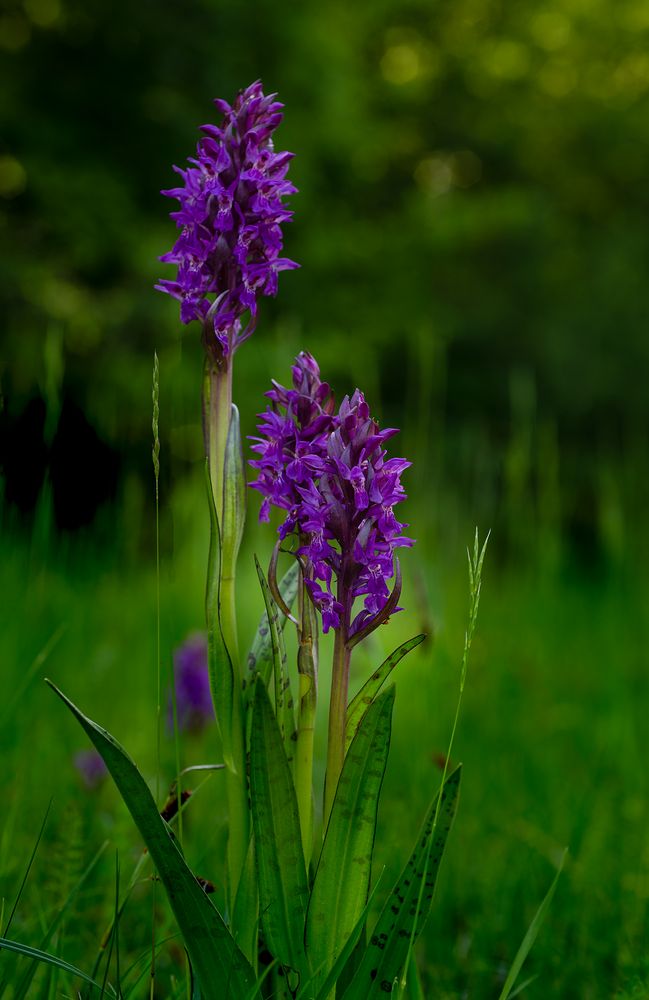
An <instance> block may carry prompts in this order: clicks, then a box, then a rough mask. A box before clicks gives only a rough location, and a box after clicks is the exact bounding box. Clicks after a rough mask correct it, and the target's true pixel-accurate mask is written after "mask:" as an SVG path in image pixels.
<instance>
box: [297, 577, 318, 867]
mask: <svg viewBox="0 0 649 1000" xmlns="http://www.w3.org/2000/svg"><path fill="white" fill-rule="evenodd" d="M298 595H299V604H300V607H299V614H300V628H299V632H298V641H299V646H298V653H297V669H298V674H299V683H300V688H299V709H298V723H297V746H296V749H295V791H296V794H297V805H298V811H299V814H300V828H301V831H302V849H303V851H304V861H305V864H306V868H307V871H308V870H309V863H310V861H311V852H312V850H313V737H314V733H315V716H316V707H317V702H318V645H317V641H318V640H317V631H316V630H317V623H316V617H315V609H314V607H313V604H312V603H311V599H310V598H309V595H308V591H307V589H306V587H305V586H304V583H303V582H302V581H301V586H300V588H299V590H298Z"/></svg>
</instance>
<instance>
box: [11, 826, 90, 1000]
mask: <svg viewBox="0 0 649 1000" xmlns="http://www.w3.org/2000/svg"><path fill="white" fill-rule="evenodd" d="M107 847H108V841H107V840H106V841H104V843H103V844H102V845H101V847H100V848H99V850H98V851H97V853H96V854H95V856H94V858H93V859H92V861H91V862H90V864H89V865H88V866H87V868H86V869H85V871H84V872H83V873H82V875H81V877H80V878H79V880H78V882H77V883H76V885H75V886H74V887H73V888H72V889H71V890H70V893H69V894H68V896H67V899H66V900H65V901H64V903H63V905H62V906H61V907H60V908H59V909H58V910H57V912H56V916H55V917H54V919H53V920H52V923H51V924H50V926H49V927H48V929H47V933H46V934H45V936H44V937H43V938H42V940H41V942H40V946H39V951H42V952H44V951H45V950H46V948H47V947H48V945H49V943H50V941H51V940H52V938H53V937H54V935H55V934H56V931H57V930H58V928H59V927H60V925H61V922H62V921H63V918H64V917H65V914H66V913H67V912H68V910H69V909H70V906H71V905H72V903H73V902H74V900H75V898H76V896H77V894H78V893H79V892H80V890H81V889H82V888H83V886H84V885H85V883H86V881H87V880H88V877H89V876H90V875H91V873H92V872H93V871H94V869H95V866H96V865H97V863H98V861H99V859H100V858H101V856H102V854H103V853H104V851H105V850H106V848H107ZM37 968H38V963H37V962H36V961H34V962H33V963H32V965H31V966H30V967H29V968H28V969H27V971H26V973H25V975H24V976H23V978H22V979H21V981H20V983H19V984H18V986H17V987H16V991H15V993H14V1000H24V998H26V997H27V996H28V995H29V989H30V986H31V983H32V980H33V978H34V975H35V973H36V969H37ZM93 978H94V975H93Z"/></svg>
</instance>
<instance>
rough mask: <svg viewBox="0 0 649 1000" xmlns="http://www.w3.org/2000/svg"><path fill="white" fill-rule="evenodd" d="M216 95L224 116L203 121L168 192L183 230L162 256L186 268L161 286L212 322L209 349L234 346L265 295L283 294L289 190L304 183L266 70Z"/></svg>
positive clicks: (184, 315)
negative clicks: (283, 142)
mask: <svg viewBox="0 0 649 1000" xmlns="http://www.w3.org/2000/svg"><path fill="white" fill-rule="evenodd" d="M214 103H215V104H216V107H217V109H218V110H219V111H220V112H221V113H222V115H223V121H222V123H221V124H220V125H203V126H202V127H201V131H202V132H203V136H202V138H201V139H200V140H199V142H198V146H197V149H196V156H195V157H194V158H192V159H190V160H189V165H188V166H187V167H186V168H184V169H183V168H180V167H174V170H175V171H176V172H177V173H178V174H179V176H180V177H181V178H182V184H181V185H180V186H178V187H174V188H170V189H168V190H165V191H163V192H162V193H163V194H164V195H166V196H167V197H169V198H175V199H177V200H178V202H179V208H178V210H177V211H175V212H172V213H171V218H172V219H174V220H175V222H176V225H177V226H178V228H179V229H180V236H179V237H178V239H177V241H176V243H175V244H174V246H173V247H172V249H171V250H170V251H169V253H166V254H164V256H162V257H161V258H160V260H161V261H163V263H166V264H175V265H177V268H178V271H177V275H176V278H175V279H173V280H170V279H164V280H161V281H159V282H158V284H157V285H156V288H158V289H159V290H160V291H161V292H167V293H168V294H169V295H172V296H173V297H174V298H176V299H178V300H179V301H180V318H181V321H182V322H183V323H190V322H191V321H192V320H194V319H198V320H200V321H202V322H203V326H204V338H205V346H206V348H207V350H208V351H211V352H215V353H216V354H217V355H218V354H220V353H222V354H224V355H230V354H232V353H233V352H234V351H235V350H236V348H237V347H238V346H239V344H241V343H242V342H243V341H244V340H247V338H248V337H249V336H250V335H251V334H252V333H253V331H254V328H255V324H256V320H257V308H258V306H257V302H258V299H259V298H260V297H261V296H264V295H275V294H276V292H277V276H278V274H279V272H280V271H286V270H289V269H292V268H295V267H298V265H297V264H296V263H295V261H292V260H289V259H288V258H287V257H282V256H281V251H282V225H283V223H285V222H288V221H289V219H291V217H292V215H293V213H292V212H291V211H290V210H289V209H288V208H287V207H286V205H285V204H284V198H285V197H286V196H287V195H290V194H293V193H294V192H295V191H296V190H297V189H296V188H295V187H294V186H293V184H291V182H290V181H289V180H287V179H286V174H287V171H288V166H289V163H290V161H291V159H292V157H293V153H288V152H281V153H276V152H275V151H274V149H273V140H272V135H273V132H274V131H275V129H276V128H277V126H278V125H279V124H280V122H281V121H282V117H283V115H282V108H283V105H282V104H280V103H279V102H278V101H276V100H275V95H274V94H270V95H269V96H267V97H266V96H265V95H264V93H263V90H262V85H261V82H260V81H259V80H257V81H256V83H253V84H251V85H250V86H249V87H247V88H246V89H245V90H243V91H241V92H240V93H239V95H238V97H237V98H236V100H235V102H234V104H233V105H232V106H230V105H229V104H228V103H227V101H223V100H218V99H217V100H215V102H214ZM245 314H248V316H249V319H248V322H247V323H245V325H244V324H243V322H242V319H243V317H244V316H245Z"/></svg>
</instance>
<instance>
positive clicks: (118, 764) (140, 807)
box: [47, 681, 254, 1000]
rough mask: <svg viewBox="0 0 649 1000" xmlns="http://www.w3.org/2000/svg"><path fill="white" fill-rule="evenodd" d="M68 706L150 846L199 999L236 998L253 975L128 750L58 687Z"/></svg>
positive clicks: (249, 984)
mask: <svg viewBox="0 0 649 1000" xmlns="http://www.w3.org/2000/svg"><path fill="white" fill-rule="evenodd" d="M47 683H48V684H49V685H50V687H51V688H52V689H53V690H54V692H55V693H56V694H57V695H58V696H59V698H60V699H61V700H62V701H63V702H64V703H65V704H66V705H67V707H68V708H69V709H70V711H71V712H72V714H73V715H74V716H75V718H76V719H77V721H78V722H79V723H80V724H81V726H82V728H83V729H84V730H85V732H86V734H87V736H88V737H89V738H90V740H91V741H92V743H93V744H94V746H95V748H96V749H97V750H98V751H99V753H100V754H101V756H102V758H103V760H104V763H105V764H106V767H107V768H108V770H109V772H110V774H111V776H112V778H113V781H114V782H115V784H116V785H117V788H118V790H119V792H120V795H121V796H122V799H123V800H124V802H125V804H126V806H127V808H128V810H129V812H130V814H131V816H132V818H133V820H134V822H135V824H136V826H137V827H138V829H139V831H140V834H141V835H142V838H143V840H144V842H145V844H146V846H147V848H148V850H149V853H150V855H151V858H152V860H153V863H154V864H155V866H156V869H157V871H158V875H159V876H160V879H161V881H162V884H163V885H164V887H165V890H166V892H167V897H168V899H169V904H170V906H171V909H172V911H173V914H174V916H175V918H176V921H177V923H178V926H179V928H180V931H181V933H182V935H183V938H184V941H185V946H186V948H187V952H188V954H189V957H190V961H191V963H192V967H193V970H194V973H195V975H196V977H197V979H198V980H199V982H200V985H201V992H202V995H203V1000H225V998H226V997H231V998H232V1000H236V998H238V997H239V996H240V995H241V994H242V993H243V992H244V991H245V990H247V989H248V988H249V987H250V986H251V985H252V983H253V982H254V973H253V970H252V967H251V966H250V964H249V962H248V961H247V960H246V958H245V957H244V955H243V954H242V952H241V951H240V949H239V948H238V946H237V944H236V943H235V941H234V939H233V937H232V935H231V933H230V931H229V930H228V928H227V926H226V925H225V923H224V921H223V918H222V917H221V915H220V913H219V912H218V910H217V909H216V908H215V907H214V906H213V904H212V903H211V902H210V900H209V898H208V896H206V894H205V893H204V892H203V890H202V888H201V887H200V885H199V884H198V882H197V881H196V878H195V877H194V875H193V873H192V872H191V870H190V869H189V867H188V866H187V864H186V862H185V860H184V858H183V856H182V854H181V853H180V851H179V849H178V847H177V845H176V843H175V841H174V840H173V839H172V837H171V834H170V831H169V828H168V826H167V824H166V823H165V822H164V820H163V819H162V817H161V816H160V814H159V812H158V809H157V806H156V804H155V801H154V799H153V796H152V795H151V792H150V791H149V788H148V785H147V784H146V782H145V781H144V778H143V777H142V775H141V774H140V772H139V771H138V769H137V767H136V766H135V764H134V763H133V761H132V760H131V758H130V757H129V756H128V754H127V753H126V751H125V750H124V749H123V748H122V747H121V746H120V745H119V743H117V741H116V740H115V739H114V738H113V737H112V736H111V735H110V734H109V733H107V732H106V730H105V729H102V728H101V727H100V726H98V725H97V724H96V723H94V722H92V721H91V720H90V719H88V718H87V717H86V716H85V715H83V713H82V712H81V711H80V710H79V709H78V708H77V707H76V705H74V704H73V703H72V702H71V701H70V700H69V699H68V698H66V696H65V695H64V694H63V693H62V692H61V691H59V690H58V688H57V687H56V686H55V685H54V684H52V683H51V681H48V682H47Z"/></svg>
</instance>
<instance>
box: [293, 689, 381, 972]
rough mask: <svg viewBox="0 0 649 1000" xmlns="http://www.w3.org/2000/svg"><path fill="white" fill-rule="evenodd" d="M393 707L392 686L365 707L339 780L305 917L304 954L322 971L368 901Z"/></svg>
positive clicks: (337, 952) (329, 962) (327, 965)
mask: <svg viewBox="0 0 649 1000" xmlns="http://www.w3.org/2000/svg"><path fill="white" fill-rule="evenodd" d="M393 707H394V687H393V686H392V687H390V688H388V690H387V691H385V692H384V693H383V694H381V695H379V696H378V697H377V698H376V699H375V701H374V702H373V703H372V704H371V705H370V707H369V708H368V710H367V712H366V714H365V716H364V718H363V720H362V722H361V724H360V726H359V729H358V732H357V733H356V736H355V737H354V739H353V741H352V745H351V746H350V748H349V751H348V753H347V756H346V757H345V763H344V764H343V769H342V772H341V775H340V778H339V780H338V787H337V789H336V796H335V799H334V803H333V807H332V810H331V817H330V819H329V824H328V826H327V832H326V835H325V840H324V844H323V846H322V853H321V855H320V860H319V862H318V868H317V871H316V875H315V881H314V884H313V890H312V893H311V899H310V901H309V912H308V916H307V932H306V934H307V950H308V953H309V957H310V959H311V962H312V965H313V967H314V968H318V967H319V966H322V967H323V968H324V971H325V973H328V972H329V969H330V967H331V966H332V964H333V963H334V961H335V959H336V957H337V955H338V954H339V953H340V951H341V949H342V947H343V946H344V944H345V942H346V941H347V940H348V938H349V936H350V934H351V933H352V931H353V929H354V927H355V926H356V923H357V921H358V918H359V916H360V914H361V913H362V912H363V909H364V907H365V903H366V901H367V894H368V891H369V885H370V877H371V868H372V851H373V848H374V836H375V833H376V817H377V812H378V803H379V794H380V791H381V785H382V783H383V775H384V773H385V766H386V764H387V759H388V750H389V748H390V730H391V723H392V709H393Z"/></svg>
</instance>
